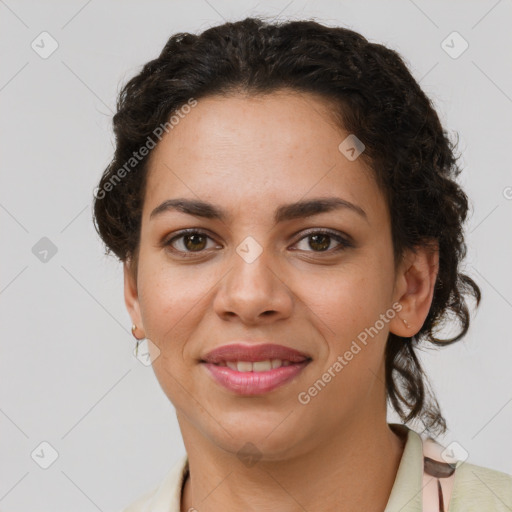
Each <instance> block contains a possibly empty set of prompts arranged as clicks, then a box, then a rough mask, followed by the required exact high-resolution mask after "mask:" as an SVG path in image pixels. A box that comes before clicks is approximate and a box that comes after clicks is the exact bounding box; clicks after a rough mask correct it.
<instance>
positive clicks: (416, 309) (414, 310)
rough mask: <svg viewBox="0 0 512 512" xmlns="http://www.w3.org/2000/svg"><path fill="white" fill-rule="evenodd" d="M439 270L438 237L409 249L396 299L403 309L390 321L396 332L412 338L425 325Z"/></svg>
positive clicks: (390, 328) (398, 280)
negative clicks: (424, 244) (426, 243)
mask: <svg viewBox="0 0 512 512" xmlns="http://www.w3.org/2000/svg"><path fill="white" fill-rule="evenodd" d="M438 271H439V244H438V242H437V240H434V241H432V242H431V244H430V245H426V246H423V245H422V246H417V247H416V248H415V249H414V250H411V249H410V250H408V251H407V252H406V254H405V256H404V258H403V260H402V263H401V265H400V267H399V271H398V272H397V276H396V281H395V294H394V298H393V303H395V302H400V304H401V305H402V309H401V310H400V312H399V313H398V314H397V315H396V316H395V317H394V318H393V320H392V321H391V322H390V327H389V330H390V331H391V332H392V333H393V334H396V335H397V336H401V337H404V338H408V337H410V336H413V335H414V334H416V333H417V332H418V331H419V330H420V329H421V327H422V325H423V323H424V322H425V319H426V318H427V315H428V312H429V310H430V305H431V304H432V298H433V296H434V287H435V284H436V279H437V275H438ZM404 320H405V321H406V322H407V324H409V325H410V327H407V325H406V323H405V322H404Z"/></svg>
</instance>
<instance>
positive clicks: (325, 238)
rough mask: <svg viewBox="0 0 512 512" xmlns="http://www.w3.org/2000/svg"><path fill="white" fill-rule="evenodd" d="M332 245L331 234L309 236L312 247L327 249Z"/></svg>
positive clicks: (321, 249) (320, 249)
mask: <svg viewBox="0 0 512 512" xmlns="http://www.w3.org/2000/svg"><path fill="white" fill-rule="evenodd" d="M329 245H331V237H330V236H329V235H311V236H309V246H310V247H311V248H312V249H315V250H319V251H325V250H327V249H328V248H329Z"/></svg>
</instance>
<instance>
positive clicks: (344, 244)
mask: <svg viewBox="0 0 512 512" xmlns="http://www.w3.org/2000/svg"><path fill="white" fill-rule="evenodd" d="M187 235H201V236H206V237H207V238H210V239H211V240H213V239H212V237H211V236H210V235H208V233H206V232H205V231H202V230H200V229H195V228H189V229H184V230H182V231H180V232H179V233H178V234H177V235H174V236H173V237H172V238H170V239H169V240H167V241H164V242H163V243H162V246H163V247H170V248H171V251H172V252H174V253H177V254H179V255H180V256H182V257H184V258H191V257H194V256H196V255H198V254H201V253H204V252H205V251H206V249H203V250H201V251H181V250H178V249H175V248H174V247H172V244H173V242H175V241H176V240H180V239H182V238H183V237H185V236H187ZM313 235H326V236H329V237H330V238H332V239H334V240H336V241H337V242H338V243H339V246H338V247H336V248H334V249H328V250H326V251H313V250H311V251H305V252H312V253H315V254H332V253H337V252H339V251H342V250H344V249H348V248H351V247H354V244H353V243H352V242H350V241H349V240H348V239H346V238H345V237H343V236H341V235H340V234H339V233H337V232H336V231H331V230H328V229H321V228H314V229H311V230H310V231H308V232H306V233H305V234H304V235H303V236H302V237H301V238H299V240H297V242H295V244H294V245H296V244H298V243H299V242H301V241H302V240H304V239H307V238H308V237H311V236H313ZM299 250H300V249H299Z"/></svg>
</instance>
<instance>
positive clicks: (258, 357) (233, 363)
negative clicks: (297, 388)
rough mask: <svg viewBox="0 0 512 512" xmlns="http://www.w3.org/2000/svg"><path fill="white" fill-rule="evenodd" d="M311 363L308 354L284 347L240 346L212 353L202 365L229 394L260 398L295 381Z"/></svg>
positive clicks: (221, 348)
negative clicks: (258, 396)
mask: <svg viewBox="0 0 512 512" xmlns="http://www.w3.org/2000/svg"><path fill="white" fill-rule="evenodd" d="M311 361H312V358H311V357H310V356H308V355H307V354H304V353H302V352H299V351H297V350H295V349H292V348H289V347H284V346H283V345H273V344H265V345H247V344H240V343H236V344H231V345H224V346H222V347H219V348H217V349H215V350H213V351H211V352H209V353H208V354H207V355H206V356H205V357H204V358H203V359H201V360H200V363H201V364H202V365H203V366H204V367H205V368H206V369H207V370H208V373H209V375H210V376H211V377H213V379H214V381H215V382H216V383H218V384H220V385H222V386H223V387H224V388H226V389H228V390H229V391H231V392H234V393H236V394H240V395H259V394H263V393H268V392H270V391H272V390H274V389H276V388H278V387H279V386H282V385H283V384H285V383H286V382H289V381H290V380H292V379H294V378H295V377H297V376H298V375H299V374H300V373H301V372H302V371H303V370H304V368H305V367H306V366H307V365H308V364H309V363H310V362H311Z"/></svg>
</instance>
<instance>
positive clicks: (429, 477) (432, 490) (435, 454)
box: [423, 438, 456, 512]
mask: <svg viewBox="0 0 512 512" xmlns="http://www.w3.org/2000/svg"><path fill="white" fill-rule="evenodd" d="M443 451H444V448H443V446H441V445H440V444H438V443H436V442H435V441H434V440H433V439H430V438H427V439H423V460H424V466H423V512H448V507H449V505H450V498H451V496H452V491H453V482H454V479H455V468H456V464H455V463H448V462H446V460H444V459H443V457H442V456H441V453H442V452H443Z"/></svg>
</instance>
